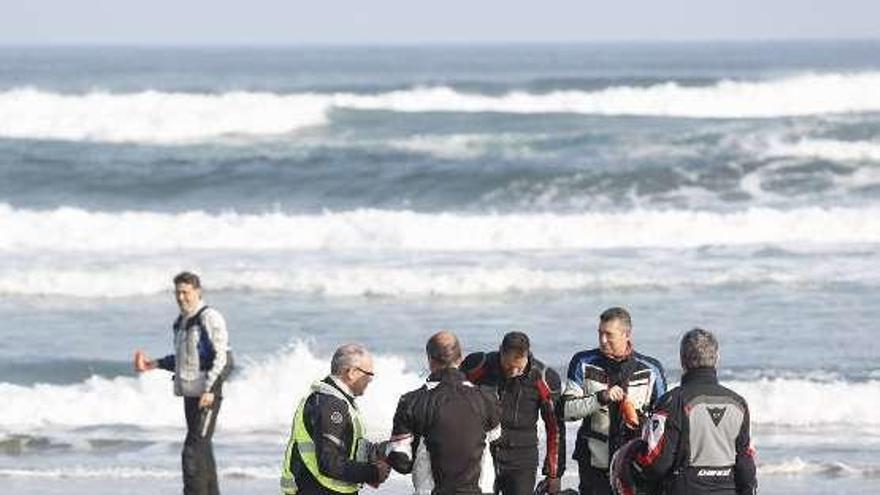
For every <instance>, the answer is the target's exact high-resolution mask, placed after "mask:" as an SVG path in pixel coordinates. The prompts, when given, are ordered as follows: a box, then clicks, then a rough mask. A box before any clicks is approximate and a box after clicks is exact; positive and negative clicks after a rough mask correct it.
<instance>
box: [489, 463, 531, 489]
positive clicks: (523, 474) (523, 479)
mask: <svg viewBox="0 0 880 495" xmlns="http://www.w3.org/2000/svg"><path fill="white" fill-rule="evenodd" d="M536 472H537V466H532V467H531V468H528V469H502V470H500V471H499V472H498V480H497V483H498V490H499V491H500V492H501V495H532V494H533V493H534V492H535V480H536V478H537V474H536Z"/></svg>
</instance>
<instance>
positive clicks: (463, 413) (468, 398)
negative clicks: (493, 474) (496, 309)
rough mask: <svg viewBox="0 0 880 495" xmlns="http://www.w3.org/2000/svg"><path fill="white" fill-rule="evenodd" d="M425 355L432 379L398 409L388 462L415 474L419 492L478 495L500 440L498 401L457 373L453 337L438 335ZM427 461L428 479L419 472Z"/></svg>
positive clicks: (458, 355) (405, 398) (457, 355)
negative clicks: (491, 448)
mask: <svg viewBox="0 0 880 495" xmlns="http://www.w3.org/2000/svg"><path fill="white" fill-rule="evenodd" d="M425 350H426V352H427V356H428V366H429V368H430V370H431V374H430V375H429V376H428V380H427V382H426V383H425V385H423V386H422V387H420V388H418V389H416V390H413V391H411V392H408V393H406V394H404V395H403V396H402V397H401V398H400V401H399V402H398V404H397V411H396V412H395V413H394V426H393V428H392V432H391V440H390V442H391V445H390V449H389V450H390V451H389V453H388V461H389V462H390V463H391V465H392V466H393V467H394V469H395V470H396V471H398V472H400V473H404V474H408V473H410V472H412V473H413V485H414V486H415V488H416V492H417V493H420V494H421V493H424V492H425V491H427V490H430V493H433V494H434V495H453V494H469V495H476V494H480V493H482V491H481V489H480V474H481V469H482V468H481V464H482V459H483V453H484V450H485V446H486V443H487V442H491V441H493V440H494V439H497V437H498V435H500V418H499V411H498V403H497V400H495V398H494V397H492V396H490V395H489V394H486V393H484V392H483V391H481V390H480V389H479V388H477V387H475V386H474V385H473V384H471V383H470V382H468V381H467V378H466V377H465V375H464V373H462V372H461V371H460V370H459V369H458V366H459V364H460V363H461V360H462V355H461V345H460V344H459V341H458V338H457V337H456V336H455V335H454V334H453V333H451V332H447V331H441V332H437V333H436V334H434V335H433V336H432V337H431V338H430V339H429V340H428V343H427V345H426V349H425ZM423 453H426V454H427V455H426V456H425V455H424V454H423ZM425 457H427V458H428V459H429V462H428V463H429V464H430V478H427V476H426V474H427V473H424V472H423V471H422V470H420V469H419V468H420V467H426V466H424V464H422V466H419V464H420V463H419V461H421V460H423V459H425Z"/></svg>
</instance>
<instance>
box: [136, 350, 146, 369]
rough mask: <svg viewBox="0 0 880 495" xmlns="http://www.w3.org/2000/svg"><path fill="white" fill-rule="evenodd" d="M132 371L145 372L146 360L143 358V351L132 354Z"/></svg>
mask: <svg viewBox="0 0 880 495" xmlns="http://www.w3.org/2000/svg"><path fill="white" fill-rule="evenodd" d="M134 370H135V371H147V358H146V357H145V356H144V352H143V351H140V350H138V351H135V352H134Z"/></svg>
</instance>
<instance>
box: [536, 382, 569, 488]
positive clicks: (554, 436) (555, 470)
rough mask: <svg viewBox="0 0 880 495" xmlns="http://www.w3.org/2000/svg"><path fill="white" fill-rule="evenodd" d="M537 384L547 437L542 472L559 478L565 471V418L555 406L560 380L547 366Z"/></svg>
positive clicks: (557, 400) (559, 392)
mask: <svg viewBox="0 0 880 495" xmlns="http://www.w3.org/2000/svg"><path fill="white" fill-rule="evenodd" d="M537 385H538V394H539V397H540V400H541V402H540V406H539V407H540V410H541V419H542V420H543V422H544V432H545V433H546V435H545V436H546V439H547V449H546V456H545V457H544V468H543V474H544V475H545V476H549V477H551V478H560V477H562V473H563V472H565V420H564V419H562V416H561V415H560V414H557V411H556V407H557V405H558V404H559V399H560V396H561V393H562V381H561V380H560V378H559V373H557V372H556V370H554V369H552V368H547V369H546V371H545V372H544V376H542V377H541V378H540V379H539V380H538V384H537Z"/></svg>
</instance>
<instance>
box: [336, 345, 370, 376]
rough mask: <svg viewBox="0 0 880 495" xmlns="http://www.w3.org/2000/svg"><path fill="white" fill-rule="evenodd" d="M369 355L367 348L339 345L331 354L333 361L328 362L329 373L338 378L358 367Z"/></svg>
mask: <svg viewBox="0 0 880 495" xmlns="http://www.w3.org/2000/svg"><path fill="white" fill-rule="evenodd" d="M369 354H370V352H369V351H368V350H367V348H366V347H364V346H362V345H360V344H345V345H341V346H339V348H338V349H336V352H334V353H333V360H332V361H330V373H331V374H333V375H337V376H338V375H341V374H342V373H343V372H344V371H345V370H347V369H349V368H354V367H357V366H360V365H361V363H362V362H363V360H364V358H365V357H366V356H368V355H369Z"/></svg>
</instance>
